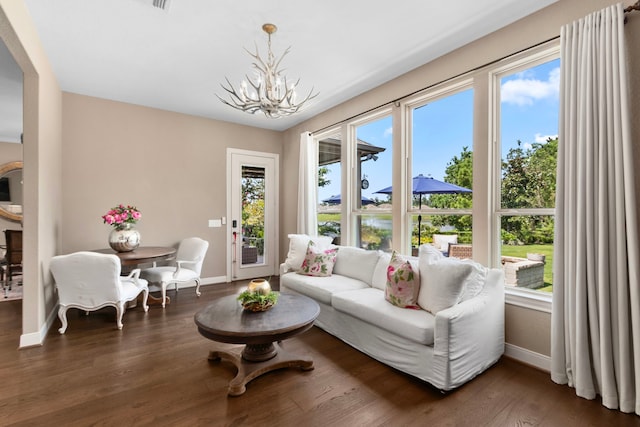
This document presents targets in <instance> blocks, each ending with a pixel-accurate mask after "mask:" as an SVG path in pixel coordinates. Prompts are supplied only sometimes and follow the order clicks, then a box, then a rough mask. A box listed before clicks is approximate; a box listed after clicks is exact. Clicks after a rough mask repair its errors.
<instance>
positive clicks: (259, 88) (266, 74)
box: [216, 24, 318, 118]
mask: <svg viewBox="0 0 640 427" xmlns="http://www.w3.org/2000/svg"><path fill="white" fill-rule="evenodd" d="M277 29H278V28H277V27H276V26H275V25H273V24H264V25H263V26H262V30H263V31H264V32H265V33H267V35H268V42H267V59H266V61H265V60H263V59H262V58H261V57H260V55H259V53H258V47H257V46H256V53H255V54H253V53H251V52H249V51H248V50H247V53H248V54H249V55H251V57H253V59H254V60H255V62H254V63H253V64H252V66H253V69H254V72H255V75H256V77H255V78H254V79H250V78H249V77H248V76H245V77H246V80H243V81H242V83H240V89H239V91H236V89H235V88H234V87H233V85H232V84H231V83H230V82H229V79H228V78H225V80H226V81H227V85H228V87H227V86H225V85H224V84H222V85H221V86H222V88H223V89H224V90H225V91H227V92H228V94H229V99H228V100H226V99H223V98H221V97H220V96H219V95H217V94H216V96H217V97H218V99H220V101H222V102H224V103H225V104H227V105H229V106H230V107H233V108H235V109H237V110H240V111H244V112H247V113H250V114H255V113H256V112H257V111H261V112H262V113H264V115H265V116H267V117H269V118H278V117H284V116H288V115H291V114H293V113H295V112H297V111H298V110H299V109H300V108H301V107H302V106H303V105H304V104H305V103H306V102H307V101H308V100H310V99H313V98H315V97H316V96H318V93H315V94H314V93H313V89H311V91H309V94H308V95H307V96H306V97H305V98H304V99H303V100H302V102H300V103H296V92H295V87H296V86H297V84H298V82H299V81H300V80H298V81H296V82H295V83H293V84H291V85H288V84H287V78H286V77H284V78H283V77H281V74H282V71H280V70H279V66H280V63H281V62H282V59H283V58H284V57H285V56H286V55H287V53H289V50H290V49H291V48H290V47H289V48H287V50H285V51H284V53H283V54H282V56H281V57H280V59H276V57H275V55H274V54H273V51H272V50H271V35H272V34H273V33H275V32H276V30H277ZM245 50H246V49H245ZM249 86H251V87H252V88H253V89H254V90H255V91H253V90H252V91H251V94H250V95H249V90H248V88H249Z"/></svg>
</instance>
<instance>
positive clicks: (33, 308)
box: [0, 0, 62, 346]
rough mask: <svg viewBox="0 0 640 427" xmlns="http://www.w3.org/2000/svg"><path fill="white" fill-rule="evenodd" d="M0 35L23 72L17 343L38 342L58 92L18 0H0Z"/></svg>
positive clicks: (45, 290)
mask: <svg viewBox="0 0 640 427" xmlns="http://www.w3.org/2000/svg"><path fill="white" fill-rule="evenodd" d="M0 37H2V39H3V41H4V42H5V44H6V45H7V47H8V49H9V51H10V52H11V53H12V55H13V56H14V58H15V60H16V62H17V63H18V65H19V66H20V68H21V69H22V71H23V73H24V79H23V82H24V99H23V102H24V104H23V108H24V110H23V120H24V145H23V149H24V152H23V159H24V171H23V172H24V175H23V180H24V187H23V188H24V223H23V225H24V235H23V244H24V248H23V274H24V288H23V295H24V299H23V305H22V307H23V309H22V331H23V334H22V336H21V338H20V345H21V346H28V345H35V344H39V343H41V342H42V341H43V340H44V337H45V335H46V332H47V322H48V321H51V319H52V317H51V315H52V314H53V310H54V308H55V304H56V298H55V295H54V289H53V281H52V280H51V277H50V274H49V260H50V259H51V257H52V256H54V255H55V254H56V253H57V251H58V249H59V247H58V239H59V231H60V220H61V205H60V203H59V200H60V198H61V181H60V164H61V162H60V155H61V142H62V138H61V127H60V126H61V124H62V116H61V114H62V108H61V95H62V94H61V92H60V88H59V86H58V83H57V81H56V78H55V76H54V74H53V71H52V70H51V66H50V64H49V62H48V60H47V58H46V55H45V54H44V51H43V49H42V46H41V44H40V41H39V39H38V35H37V33H36V31H35V28H34V26H33V22H32V21H31V17H30V16H29V13H28V11H27V9H26V6H25V5H24V3H23V2H22V1H15V0H0Z"/></svg>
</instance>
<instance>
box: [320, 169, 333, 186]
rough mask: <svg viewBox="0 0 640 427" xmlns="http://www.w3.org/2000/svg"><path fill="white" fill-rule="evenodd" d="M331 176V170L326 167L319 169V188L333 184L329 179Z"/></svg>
mask: <svg viewBox="0 0 640 427" xmlns="http://www.w3.org/2000/svg"><path fill="white" fill-rule="evenodd" d="M328 174H329V168H328V167H326V166H320V167H319V168H318V187H326V186H327V185H329V184H331V180H330V179H329V178H327V175H328Z"/></svg>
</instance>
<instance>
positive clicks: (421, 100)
mask: <svg viewBox="0 0 640 427" xmlns="http://www.w3.org/2000/svg"><path fill="white" fill-rule="evenodd" d="M466 90H471V91H472V94H473V100H474V102H473V108H474V109H475V85H474V79H473V77H472V76H470V75H468V76H463V77H460V78H455V79H452V80H449V81H447V82H444V83H441V84H439V85H436V86H434V87H433V88H430V89H427V90H424V91H422V92H420V93H419V94H416V95H414V96H411V97H408V98H406V99H404V100H403V101H402V102H400V108H401V109H402V112H403V116H404V120H403V121H402V123H403V124H404V129H402V134H403V135H405V138H404V140H405V141H404V150H405V152H406V161H405V162H404V170H403V171H402V172H403V180H404V183H405V184H404V186H403V187H402V189H403V190H404V191H403V192H404V193H405V194H403V196H404V197H403V202H404V204H403V205H402V208H403V211H404V220H403V221H402V223H403V228H402V232H403V234H404V235H405V240H404V241H405V246H407V247H404V246H403V250H405V251H411V233H412V228H413V224H412V218H413V216H414V215H426V216H431V215H460V216H463V215H469V216H471V218H472V221H473V210H474V209H473V206H474V204H475V203H474V201H472V204H471V206H472V207H471V209H441V208H432V207H428V206H423V207H422V208H421V209H419V208H414V207H413V194H412V193H413V192H412V191H411V189H412V187H413V182H412V179H413V176H414V174H415V173H418V171H413V170H412V165H413V112H414V110H416V109H418V108H421V107H424V106H426V105H428V104H430V103H433V102H436V101H439V100H442V99H445V98H447V97H449V96H453V95H457V94H459V93H462V92H464V91H466ZM472 115H473V117H474V119H473V120H474V121H475V111H472ZM474 128H475V123H472V129H474ZM472 133H474V131H472ZM475 146H476V140H475V138H472V141H471V151H472V153H473V152H474V151H475V150H474V148H475ZM474 160H475V158H474ZM474 163H475V162H474ZM474 169H475V168H474ZM474 174H475V171H474ZM394 188H395V187H394ZM472 194H473V195H472V197H473V199H475V194H474V193H472ZM471 232H472V235H473V226H472V228H471ZM407 253H410V252H407Z"/></svg>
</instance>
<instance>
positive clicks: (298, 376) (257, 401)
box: [0, 283, 640, 427]
mask: <svg viewBox="0 0 640 427" xmlns="http://www.w3.org/2000/svg"><path fill="white" fill-rule="evenodd" d="M242 285H244V283H234V284H231V285H229V284H225V285H210V286H204V287H203V288H202V297H200V298H196V296H195V294H194V289H193V288H186V289H182V290H181V291H180V292H179V293H178V294H177V295H176V294H175V293H174V292H172V291H170V292H169V295H170V296H171V297H172V301H171V304H170V305H168V306H167V308H166V309H164V310H163V309H162V308H161V307H159V306H155V307H151V308H150V310H149V312H148V313H146V314H145V313H144V312H143V311H142V309H141V308H139V307H138V308H134V309H131V310H129V311H128V312H127V313H125V316H124V320H123V321H124V329H123V330H121V331H118V330H117V329H116V327H115V310H114V309H104V310H101V311H98V312H94V313H91V314H90V315H89V316H85V315H84V314H83V313H81V312H79V311H77V310H71V311H70V312H69V314H70V315H69V328H68V329H67V332H66V334H65V335H59V334H58V333H57V328H58V327H59V322H58V321H57V320H56V322H55V324H54V328H52V330H51V331H50V333H49V336H48V337H47V339H46V342H45V344H44V345H43V346H41V347H35V348H29V349H23V350H18V349H17V346H18V342H19V337H20V333H21V327H20V322H21V302H20V301H9V302H6V303H3V304H0V325H2V328H1V330H0V351H1V353H0V356H1V357H0V379H1V382H0V425H2V426H94V425H96V426H146V425H153V426H300V427H302V426H318V427H320V426H322V427H324V426H350V427H353V426H640V417H638V416H635V415H630V414H622V413H620V412H618V411H610V410H608V409H606V408H604V407H603V406H601V404H600V402H599V401H587V400H584V399H581V398H578V397H576V396H575V394H574V391H573V390H572V389H570V388H568V387H566V386H559V385H556V384H554V383H553V382H551V380H550V378H549V374H547V373H545V372H541V371H538V370H536V369H533V368H531V367H528V366H525V365H522V364H520V363H518V362H516V361H514V360H510V359H508V358H503V359H501V361H499V362H498V363H497V364H496V366H494V367H492V368H491V369H489V370H488V371H487V372H485V373H484V374H482V375H481V376H479V377H478V378H476V379H474V380H473V381H471V382H470V383H468V384H466V385H465V386H463V387H461V388H459V389H457V390H455V391H453V392H450V393H447V394H442V393H440V392H439V391H437V390H435V389H433V388H432V387H430V386H429V385H428V384H425V383H423V382H421V381H419V380H416V379H414V378H412V377H409V376H407V375H404V374H402V373H400V372H398V371H395V370H393V369H391V368H389V367H387V366H385V365H383V364H381V363H379V362H377V361H375V360H373V359H371V358H369V357H368V356H366V355H364V354H362V353H360V352H358V351H357V350H354V349H353V348H351V347H349V346H348V345H346V344H344V343H343V342H342V341H340V340H338V339H337V338H335V337H333V336H331V335H329V334H327V333H325V332H324V331H322V330H320V329H318V328H315V327H314V328H312V329H311V330H310V331H308V332H306V333H305V334H303V335H301V336H299V337H295V338H292V339H289V340H286V341H285V342H284V343H283V346H284V347H285V348H287V349H288V350H290V351H293V352H296V353H299V354H303V355H309V356H311V357H312V358H313V360H314V364H315V369H314V370H312V371H308V372H303V371H300V370H296V369H283V370H279V371H275V372H272V373H269V374H266V375H264V376H262V377H259V378H257V379H255V380H253V381H252V382H250V383H249V384H248V386H247V392H246V393H245V394H244V395H242V396H239V397H228V396H227V385H228V383H229V381H230V380H231V379H232V378H233V377H234V376H235V368H234V367H233V366H232V365H231V364H230V363H228V362H224V361H222V362H209V361H208V360H207V355H208V352H209V350H210V349H211V348H213V347H214V345H215V344H214V343H212V342H211V341H209V340H207V339H205V338H203V337H202V336H200V335H199V334H198V332H197V330H196V327H195V324H194V322H193V316H194V314H195V312H196V311H197V310H199V309H200V308H203V307H205V306H206V305H207V304H208V303H209V302H210V301H211V300H213V299H215V298H218V297H221V296H224V295H228V294H232V293H235V292H236V291H237V290H238V289H239V287H240V286H242Z"/></svg>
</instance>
